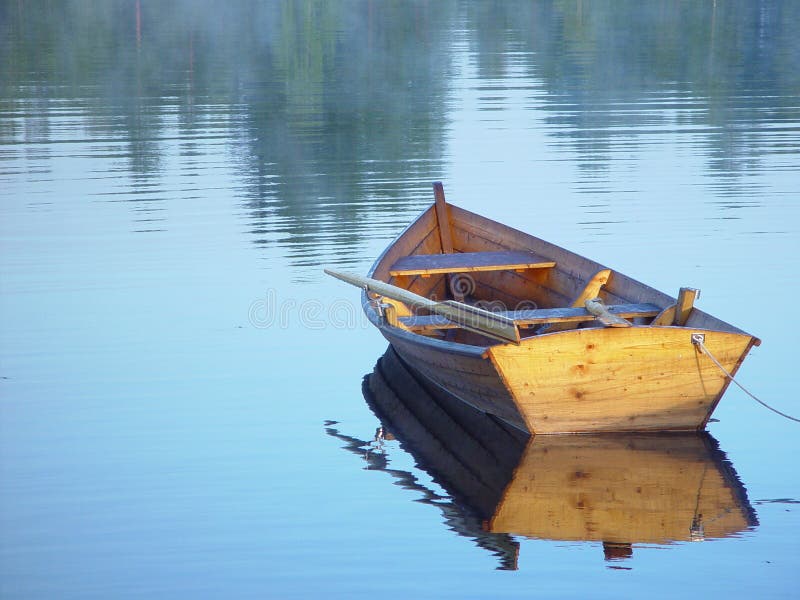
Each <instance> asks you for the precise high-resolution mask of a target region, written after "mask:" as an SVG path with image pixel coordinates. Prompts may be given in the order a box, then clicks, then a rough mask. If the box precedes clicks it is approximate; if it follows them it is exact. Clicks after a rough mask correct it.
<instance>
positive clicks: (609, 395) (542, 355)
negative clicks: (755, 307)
mask: <svg viewBox="0 0 800 600" xmlns="http://www.w3.org/2000/svg"><path fill="white" fill-rule="evenodd" d="M691 333H692V330H687V329H684V328H678V327H655V328H654V327H630V328H625V329H598V328H593V329H579V330H575V331H569V332H560V333H554V334H550V335H542V336H538V337H535V338H528V339H526V340H524V341H523V344H522V345H521V346H513V347H512V346H510V345H502V346H494V347H492V348H491V349H490V350H489V354H490V356H491V359H492V362H493V363H494V364H495V366H496V367H497V369H498V371H499V373H500V374H501V376H502V378H503V381H504V382H505V384H506V386H507V387H508V389H509V390H510V392H511V394H512V396H513V397H514V398H515V401H516V404H517V407H518V409H519V411H520V413H522V415H523V418H524V419H525V422H526V424H527V427H528V429H529V431H531V432H534V433H537V434H538V433H581V432H588V431H665V430H696V429H701V428H702V427H703V426H704V424H705V421H706V418H707V416H708V414H709V412H710V411H711V410H712V409H713V408H714V406H715V405H716V402H717V399H718V398H719V396H720V395H721V394H722V392H723V391H724V390H725V388H726V387H727V384H728V381H727V379H726V378H725V376H724V375H723V374H722V373H721V372H720V370H719V369H718V368H717V367H716V366H715V365H714V364H713V363H712V362H711V361H710V360H709V359H708V357H706V356H703V355H702V354H701V353H700V352H699V351H698V349H697V348H696V347H695V346H694V345H693V344H692V342H691ZM701 333H705V335H706V339H705V345H706V347H707V348H708V349H709V350H710V351H711V352H712V353H713V354H714V355H715V356H716V357H717V359H718V360H719V361H720V362H721V363H722V364H723V365H724V366H725V367H726V369H728V370H730V371H732V372H735V370H736V368H737V367H738V365H739V364H740V359H741V357H742V356H743V355H744V354H745V353H746V352H747V350H749V348H750V344H751V342H752V339H753V338H751V336H749V335H743V334H735V333H725V332H718V331H716V332H715V331H704V332H701Z"/></svg>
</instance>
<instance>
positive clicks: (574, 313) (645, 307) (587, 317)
mask: <svg viewBox="0 0 800 600" xmlns="http://www.w3.org/2000/svg"><path fill="white" fill-rule="evenodd" d="M607 308H608V311H609V312H610V313H611V314H613V315H617V316H619V317H622V318H623V319H634V318H636V317H655V316H656V315H657V314H658V313H660V312H661V308H659V307H658V306H656V305H655V304H614V305H611V306H608V307H607ZM496 314H498V315H500V316H503V317H506V318H508V319H513V320H514V324H515V325H517V326H518V327H532V326H534V325H541V324H543V323H582V322H585V321H593V320H594V319H595V318H596V317H595V316H594V315H593V314H591V313H590V312H589V311H587V310H586V309H585V308H539V309H536V310H511V311H501V312H498V313H496ZM399 320H400V322H401V323H402V324H403V325H405V326H406V327H408V328H409V329H412V330H415V331H420V330H422V331H424V330H429V329H451V328H455V327H458V325H457V324H455V323H453V322H452V321H449V320H448V319H446V318H445V317H442V316H439V315H426V316H414V317H400V319H399Z"/></svg>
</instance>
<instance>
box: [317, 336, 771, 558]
mask: <svg viewBox="0 0 800 600" xmlns="http://www.w3.org/2000/svg"><path fill="white" fill-rule="evenodd" d="M364 395H365V397H366V399H367V402H368V404H369V405H370V407H371V409H372V410H373V412H374V413H375V414H376V415H377V416H378V418H379V419H380V421H381V423H382V427H381V428H380V429H379V430H378V434H377V435H376V440H374V441H372V442H365V441H362V440H358V439H356V438H350V437H347V436H344V435H342V434H340V433H339V432H338V431H337V430H335V429H333V428H331V427H329V428H328V433H330V434H331V435H334V436H336V437H338V438H340V439H342V440H345V441H346V442H347V445H348V447H349V448H350V449H352V450H353V451H354V452H357V453H359V454H361V455H362V456H365V457H366V458H367V460H368V461H369V467H368V468H372V469H378V470H383V471H387V472H389V473H390V474H392V475H394V476H395V477H396V478H397V479H398V480H399V481H400V483H401V485H404V486H405V487H408V488H411V489H415V490H417V491H419V492H421V493H422V494H423V501H429V502H430V503H431V504H434V505H436V506H437V507H438V508H440V509H441V510H442V511H443V513H444V515H445V520H446V522H447V524H448V525H449V526H450V527H451V528H452V529H453V530H454V531H456V532H458V533H460V534H462V535H465V536H468V537H471V538H473V539H474V540H475V541H476V542H477V543H478V544H479V545H480V546H482V547H485V548H487V549H488V550H490V551H492V552H493V553H495V554H496V555H497V556H498V557H499V558H500V561H501V565H500V567H499V568H501V569H515V568H516V565H517V555H518V551H519V544H518V543H517V542H516V541H515V540H514V538H513V537H512V536H524V537H531V538H539V539H548V540H563V541H590V542H602V544H603V550H604V553H605V558H606V559H607V560H620V559H625V558H628V557H630V556H631V555H632V553H633V545H634V544H669V543H672V542H683V541H700V540H704V539H712V538H723V537H728V536H732V535H736V534H738V533H740V532H743V531H745V530H747V529H748V528H750V527H754V526H755V525H757V524H758V522H757V520H756V515H755V512H754V511H753V508H752V507H751V506H750V503H749V501H748V499H747V494H746V491H745V488H744V486H743V485H742V483H741V482H740V481H739V479H738V477H737V475H736V473H735V472H734V470H733V467H732V465H731V464H730V463H729V462H728V460H727V459H726V457H725V454H724V453H723V452H722V451H721V450H720V449H719V447H718V444H717V442H716V440H714V438H712V437H711V436H710V435H709V434H707V433H670V434H600V435H550V436H541V435H540V436H534V437H529V436H528V435H527V434H526V433H524V432H522V431H520V430H517V429H515V428H514V427H511V426H510V425H507V424H506V423H504V422H503V421H500V420H498V419H495V418H493V417H491V416H488V415H486V414H484V413H482V412H480V411H478V410H475V409H473V408H472V407H470V406H468V405H466V404H464V403H463V402H462V401H460V400H458V399H456V398H454V397H452V396H450V395H449V394H447V393H446V392H443V391H442V390H440V389H438V388H434V387H433V385H432V384H430V383H428V382H427V381H426V380H424V379H421V378H418V377H416V376H415V375H414V374H413V372H412V371H410V370H409V369H408V368H407V367H406V366H405V364H404V363H403V362H402V360H401V359H400V358H399V357H398V356H397V355H396V354H395V353H394V351H393V350H392V349H391V347H390V348H389V349H388V350H387V352H386V354H384V355H383V356H382V357H381V359H380V360H379V361H378V364H377V365H376V366H375V370H374V372H373V373H372V374H371V375H369V376H367V377H366V378H365V380H364ZM387 435H388V436H395V437H396V438H397V439H398V440H399V441H400V443H401V444H402V445H403V447H404V448H405V449H406V450H407V451H409V452H410V453H411V454H412V455H413V457H414V459H415V460H416V462H417V464H418V465H419V467H420V468H422V469H424V470H425V471H427V472H428V473H429V474H430V475H431V477H433V479H434V480H435V481H436V482H437V483H439V484H440V485H441V486H442V487H443V488H444V489H445V490H446V491H447V493H448V494H449V495H450V498H449V499H447V498H442V497H441V496H439V495H437V494H436V493H435V492H433V491H431V490H428V489H426V488H424V487H423V486H422V485H420V484H419V483H418V482H417V480H416V478H415V477H414V476H413V475H412V474H410V473H407V472H404V471H399V470H392V469H390V468H388V466H387V462H386V457H385V456H384V455H383V454H382V453H381V451H380V449H379V448H378V446H380V444H381V442H382V439H384V436H387Z"/></svg>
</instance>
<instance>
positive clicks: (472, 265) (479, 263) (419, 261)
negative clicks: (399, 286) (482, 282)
mask: <svg viewBox="0 0 800 600" xmlns="http://www.w3.org/2000/svg"><path fill="white" fill-rule="evenodd" d="M555 265H556V263H555V262H554V261H552V260H546V259H544V258H542V257H541V256H536V255H535V254H533V253H531V252H522V251H514V250H508V251H505V252H461V253H456V254H415V255H412V256H404V257H403V258H401V259H399V260H398V261H397V262H395V263H394V264H393V265H392V266H391V267H390V268H389V274H390V275H393V276H395V277H397V276H398V275H435V274H439V273H471V272H476V271H502V270H517V269H543V268H551V267H554V266H555Z"/></svg>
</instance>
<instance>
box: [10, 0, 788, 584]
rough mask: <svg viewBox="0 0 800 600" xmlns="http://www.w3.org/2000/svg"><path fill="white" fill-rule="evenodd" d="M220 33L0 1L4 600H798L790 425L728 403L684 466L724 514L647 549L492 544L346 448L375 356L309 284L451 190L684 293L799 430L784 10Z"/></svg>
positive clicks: (397, 447)
mask: <svg viewBox="0 0 800 600" xmlns="http://www.w3.org/2000/svg"><path fill="white" fill-rule="evenodd" d="M231 4H232V5H228V3H220V2H207V1H197V2H195V1H191V2H190V1H188V0H186V1H178V2H169V3H166V2H165V3H157V2H150V1H146V0H142V1H141V2H139V1H136V0H114V1H108V2H91V1H89V0H75V1H73V2H69V3H53V2H43V1H42V2H4V3H2V4H0V244H2V246H0V334H1V335H2V337H1V338H0V596H2V598H4V599H5V598H25V599H31V598H145V597H146V598H168V597H182V598H220V597H231V598H251V597H252V598H256V597H257V598H308V597H317V596H322V595H323V594H324V596H325V597H333V598H338V597H342V598H349V597H381V598H448V597H452V598H466V597H470V598H494V597H525V598H528V597H532V596H539V597H614V598H619V597H633V596H639V595H645V594H646V595H648V596H652V597H676V596H684V595H689V594H691V595H692V596H693V597H728V598H730V597H775V598H780V597H790V596H794V595H796V594H797V589H798V584H800V569H798V565H799V564H800V543H799V542H798V540H800V510H799V509H798V503H800V472H799V470H798V467H797V456H798V455H799V454H800V425H798V424H797V423H793V422H790V421H788V420H785V419H783V418H781V417H779V416H777V415H775V414H774V413H771V412H769V411H767V410H766V409H764V408H762V407H761V406H759V405H757V404H756V403H755V402H754V401H753V400H751V399H750V398H749V397H748V396H746V395H745V394H744V393H743V392H742V391H741V390H739V389H738V388H734V387H731V389H729V391H728V392H727V394H726V395H725V397H724V398H723V401H722V402H721V404H720V406H719V407H718V409H717V411H716V412H715V414H714V417H715V420H714V421H713V422H711V423H710V425H709V432H710V434H711V436H713V438H712V439H711V441H710V442H709V444H710V446H714V445H716V446H718V448H717V449H716V450H714V451H713V452H712V454H713V457H712V458H707V457H706V458H702V459H697V460H695V461H694V462H692V461H693V460H694V459H686V460H685V462H684V463H681V462H679V463H678V464H677V466H676V467H674V469H675V471H674V472H675V473H684V472H687V469H689V468H690V466H691V465H692V464H702V465H703V475H702V477H703V481H710V479H709V478H710V477H712V475H714V474H715V473H722V474H726V476H727V477H728V479H727V480H726V481H727V482H728V487H729V489H730V490H733V492H735V493H734V494H733V495H734V496H735V497H736V504H735V505H733V507H731V506H727V505H726V506H727V508H724V511H723V512H724V513H725V514H722V513H720V514H719V515H714V516H713V517H712V516H709V515H708V514H706V515H705V516H704V518H705V521H704V523H703V527H702V528H700V527H699V526H698V527H695V526H692V527H691V529H692V531H691V532H690V531H689V529H690V525H692V523H687V524H686V526H685V527H684V528H683V529H682V530H681V531H682V534H681V535H680V536H678V535H675V536H674V537H672V538H671V539H672V540H674V541H670V540H669V539H668V540H664V541H660V542H654V541H647V538H646V537H642V536H640V537H637V535H638V532H635V531H631V539H630V540H628V541H629V542H630V543H631V545H630V546H629V547H627V549H626V548H625V547H623V548H622V549H621V550H620V549H619V548H617V550H616V551H615V550H614V548H615V546H613V545H611V546H610V545H609V544H606V545H605V546H604V544H603V541H606V540H596V539H595V540H586V539H572V538H571V537H570V536H569V535H568V532H567V531H566V530H564V529H559V527H558V523H556V524H555V525H554V526H553V527H551V528H550V529H547V530H546V532H544V533H537V531H535V530H521V531H522V533H519V532H515V531H511V532H506V533H505V534H503V535H494V536H493V535H489V534H488V533H486V534H481V533H480V531H481V527H482V525H485V524H482V523H481V518H483V517H485V516H486V515H481V514H479V512H476V511H475V510H473V508H474V507H472V508H471V507H469V506H466V505H465V503H464V502H463V498H460V497H459V496H458V494H457V493H455V492H453V491H452V490H449V489H447V488H446V486H444V485H443V484H442V482H441V478H440V477H435V476H434V475H433V474H432V473H431V470H430V469H429V470H425V469H423V468H421V467H420V466H418V460H419V457H415V456H414V454H413V452H412V448H411V447H410V446H409V445H408V444H404V445H401V444H400V442H399V441H397V440H392V439H384V440H378V441H373V438H374V435H375V432H376V429H377V428H378V427H379V426H380V422H379V420H378V419H377V418H376V416H375V415H374V414H373V413H372V411H371V410H370V408H369V406H368V404H367V402H366V401H365V397H364V394H363V392H362V380H363V378H364V376H365V375H368V374H369V373H372V371H373V368H374V367H375V364H376V362H377V361H378V359H379V358H380V357H381V355H382V354H383V353H384V352H385V350H386V343H385V341H384V340H383V338H382V337H381V336H380V335H379V334H378V333H377V332H376V331H375V330H374V329H373V328H371V327H370V326H369V325H368V324H367V322H366V320H365V319H364V318H363V317H362V314H361V308H360V305H359V297H358V291H357V290H356V289H354V288H350V287H348V286H346V285H344V284H341V283H340V282H337V281H335V280H333V279H331V278H328V277H326V276H325V275H324V274H323V273H322V269H323V267H325V266H332V267H340V268H342V269H343V270H349V271H353V272H357V273H365V272H366V270H367V269H368V267H369V266H370V265H371V263H372V261H373V260H374V259H375V257H376V256H377V255H378V254H379V253H380V252H381V250H382V249H383V248H384V247H385V246H386V245H387V244H388V243H389V242H390V241H391V239H392V238H393V237H394V236H395V235H396V234H397V233H399V231H400V230H402V228H403V227H404V226H405V225H406V224H407V223H408V222H410V221H411V220H412V219H413V218H414V217H415V216H416V215H417V214H418V213H419V212H420V211H421V210H423V209H424V208H425V207H427V206H428V204H429V203H430V202H431V201H432V192H431V186H430V184H431V182H432V181H435V180H441V181H443V182H444V186H445V191H446V193H447V197H448V200H450V201H452V202H453V203H455V204H458V205H460V206H463V207H464V208H467V209H469V210H472V211H475V212H479V213H481V214H484V215H486V216H488V217H491V218H493V219H495V220H498V221H501V222H505V223H509V224H511V225H512V226H514V227H516V228H518V229H521V230H523V231H528V232H530V233H533V234H535V235H538V236H541V237H543V238H545V239H547V240H549V241H552V242H555V243H557V244H559V245H561V246H564V247H567V248H569V249H572V250H574V251H577V252H579V253H581V254H584V255H587V256H590V257H591V258H593V259H595V260H598V261H599V262H602V263H604V264H607V265H609V266H610V267H613V268H615V269H618V270H620V271H622V272H624V273H626V274H628V275H631V276H633V277H635V278H637V279H639V280H642V281H644V282H646V283H648V284H650V285H652V286H653V287H656V288H658V289H661V290H664V291H666V292H669V293H673V294H674V293H677V290H678V288H679V287H681V286H692V287H699V288H701V289H702V291H703V294H702V296H701V298H700V300H699V303H698V306H699V307H700V308H702V309H703V310H705V311H707V312H710V313H712V314H714V315H716V316H718V317H720V318H722V319H723V320H725V321H728V322H730V323H733V324H734V325H736V326H738V327H740V328H742V329H744V330H746V331H748V332H752V333H753V334H754V335H757V336H759V337H760V338H761V339H762V340H763V343H762V345H761V347H759V348H756V349H755V350H754V351H753V352H752V354H751V356H750V358H749V359H748V360H747V361H746V362H745V363H744V366H743V368H742V369H741V371H740V373H739V379H740V381H741V382H742V383H743V384H744V385H745V386H746V387H748V388H749V389H751V390H752V391H753V392H754V393H755V394H756V395H758V396H759V397H760V398H762V399H763V400H764V401H766V402H768V403H770V404H771V405H773V406H775V407H776V408H778V409H780V410H783V411H785V412H788V413H791V414H794V415H797V414H798V413H800V402H798V399H797V392H796V390H797V377H796V376H797V370H796V369H797V367H796V364H795V363H796V361H797V346H796V344H795V341H796V339H797V330H796V326H795V325H796V321H797V320H796V319H795V318H793V317H792V310H794V307H796V305H797V298H798V296H800V252H799V250H800V243H799V242H800V66H799V65H800V37H798V35H797V31H798V28H799V27H800V3H797V2H791V1H786V2H781V1H777V0H776V1H773V2H758V1H755V2H751V1H744V0H742V1H730V2H728V1H725V2H713V3H712V2H671V1H664V2H649V3H641V2H538V3H528V2H503V3H495V2H449V1H441V2H428V3H425V2H407V3H389V2H368V1H363V2H347V3H333V2H322V1H320V2H310V1H309V2H299V1H298V2H270V3H262V2H238V3H231ZM390 437H391V436H390ZM448 443H454V444H458V443H460V442H459V441H457V440H455V441H454V440H449V441H448ZM535 450H536V447H533V449H531V448H528V449H527V450H526V451H525V452H526V454H525V457H526V460H527V458H529V457H530V452H533V451H535ZM667 454H670V452H669V448H667ZM680 460H683V459H680ZM698 461H699V462H698ZM526 464H527V463H526ZM536 464H537V463H536V462H535V461H534V468H535V465H536ZM624 466H625V465H620V469H623V468H624ZM655 468H656V467H655V466H654V467H653V469H655ZM520 469H521V467H520ZM645 472H647V469H645ZM706 473H709V475H706ZM732 475H734V476H733V477H732V478H731V476H732ZM676 477H677V475H676ZM653 479H659V480H660V478H655V477H654V478H653ZM609 481H610V483H609V484H608V486H607V490H606V491H607V494H608V495H609V496H610V497H611V498H612V500H613V499H614V498H615V494H616V493H617V490H618V489H619V490H621V489H622V488H623V487H624V486H625V485H626V483H630V482H617V483H613V481H612V480H609ZM618 486H619V487H618ZM689 488H691V489H690V490H689V491H690V492H691V494H693V493H694V491H693V490H694V488H693V487H692V486H689ZM726 489H727V488H726ZM691 494H690V495H691ZM622 495H623V494H622V492H621V491H620V497H619V503H618V505H615V504H614V502H616V500H614V501H613V502H612V509H613V510H617V511H618V512H620V513H623V514H624V513H626V511H628V510H629V508H628V507H627V505H626V504H625V501H624V500H623V499H622ZM698 498H699V495H698ZM698 503H699V500H698ZM615 507H616V508H615ZM692 510H694V515H695V516H697V515H698V510H697V509H696V508H694V507H690V511H689V512H690V514H691V512H692ZM737 511H738V512H737ZM646 512H647V511H646V510H645V513H646ZM669 514H671V513H669V512H667V513H659V512H658V510H657V507H654V508H653V510H652V514H650V515H649V516H648V515H647V514H645V516H644V517H642V519H644V520H645V521H647V520H648V519H649V522H650V523H651V524H652V523H653V522H660V521H664V520H668V517H669ZM542 515H544V513H542ZM736 515H743V517H742V519H743V520H742V521H741V524H740V525H734V526H733V527H732V528H731V529H730V530H728V531H727V532H724V533H723V534H720V535H718V536H717V535H713V534H712V530H713V529H714V526H715V525H714V520H715V519H719V520H720V522H721V520H723V519H727V518H729V517H730V518H734V517H736ZM534 517H537V515H533V516H532V517H531V518H532V519H533V518H534ZM534 520H535V519H534ZM694 520H697V519H694ZM540 521H547V519H546V518H545V516H542V517H541V519H540ZM548 524H551V525H552V523H549V522H548ZM654 526H657V525H654ZM525 531H527V533H525ZM542 531H544V530H542ZM689 533H691V534H692V535H691V536H690V535H689ZM690 539H694V540H696V541H689V540H690ZM642 540H645V541H642ZM498 545H499V546H503V548H501V549H500V550H498V547H499V546H498ZM508 548H511V549H512V550H511V551H512V554H515V556H514V557H513V560H509V558H508V556H507V555H504V554H503V552H505V551H506V550H508Z"/></svg>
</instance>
